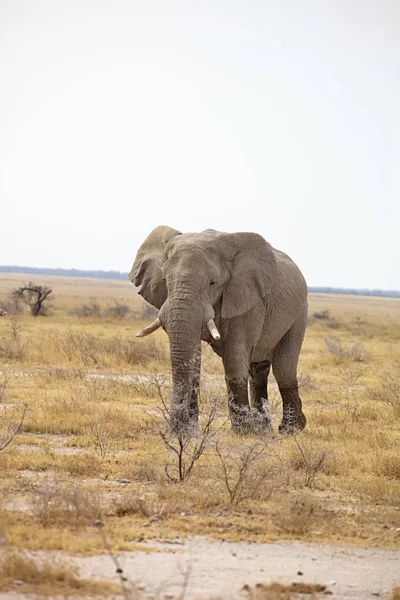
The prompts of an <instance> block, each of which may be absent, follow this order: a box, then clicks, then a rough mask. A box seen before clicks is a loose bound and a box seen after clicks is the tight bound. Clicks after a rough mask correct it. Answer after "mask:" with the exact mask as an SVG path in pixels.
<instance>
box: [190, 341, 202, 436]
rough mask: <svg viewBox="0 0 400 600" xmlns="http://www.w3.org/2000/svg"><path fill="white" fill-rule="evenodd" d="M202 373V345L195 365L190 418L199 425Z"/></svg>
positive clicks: (195, 424)
mask: <svg viewBox="0 0 400 600" xmlns="http://www.w3.org/2000/svg"><path fill="white" fill-rule="evenodd" d="M200 374H201V346H199V348H198V351H197V353H196V356H195V360H194V366H193V387H192V392H191V394H190V404H189V418H190V421H191V422H192V423H193V425H194V426H196V427H197V424H198V421H199V404H198V400H199V393H200Z"/></svg>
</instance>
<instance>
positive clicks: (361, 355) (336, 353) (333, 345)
mask: <svg viewBox="0 0 400 600" xmlns="http://www.w3.org/2000/svg"><path fill="white" fill-rule="evenodd" d="M325 344H326V346H327V348H328V351H329V353H330V355H331V356H332V358H333V360H334V361H335V363H336V364H340V363H342V362H344V361H352V362H363V361H364V360H365V350H364V346H363V344H362V343H361V342H355V343H354V344H353V345H352V346H350V347H347V348H346V347H344V346H342V344H341V342H340V341H339V340H336V339H334V338H325Z"/></svg>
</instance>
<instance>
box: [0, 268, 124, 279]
mask: <svg viewBox="0 0 400 600" xmlns="http://www.w3.org/2000/svg"><path fill="white" fill-rule="evenodd" d="M0 273H22V274H24V275H56V276H59V277H93V278H95V279H128V273H121V271H100V270H97V271H82V270H80V269H46V268H41V267H15V266H13V265H12V266H1V265H0Z"/></svg>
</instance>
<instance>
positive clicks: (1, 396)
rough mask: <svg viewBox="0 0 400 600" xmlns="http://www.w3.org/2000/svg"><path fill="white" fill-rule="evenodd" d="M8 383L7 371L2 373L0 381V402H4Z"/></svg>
mask: <svg viewBox="0 0 400 600" xmlns="http://www.w3.org/2000/svg"><path fill="white" fill-rule="evenodd" d="M9 383H10V379H9V377H8V375H7V373H4V374H3V381H2V382H1V383H0V402H4V401H5V399H6V395H7V388H8V385H9Z"/></svg>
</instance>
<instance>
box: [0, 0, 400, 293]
mask: <svg viewBox="0 0 400 600" xmlns="http://www.w3.org/2000/svg"><path fill="white" fill-rule="evenodd" d="M399 31H400V2H398V1H397V0H392V1H391V0H314V1H312V0H237V1H234V2H233V1H228V0H214V1H209V2H208V1H206V0H201V1H200V0H198V1H197V2H191V1H190V0H182V1H181V2H178V1H176V0H169V1H168V2H167V1H165V0H160V1H159V2H157V1H155V0H125V1H124V0H112V1H111V0H109V1H105V0H56V1H54V0H47V1H46V0H0V264H3V265H7V264H15V265H29V266H42V267H66V268H69V267H75V268H82V269H90V268H99V269H117V270H122V271H127V270H129V269H130V267H131V264H132V261H133V259H134V256H135V253H136V250H137V248H138V246H139V245H140V243H141V242H142V240H143V239H144V237H145V236H146V235H147V234H148V233H149V232H150V230H151V229H152V228H153V227H155V226H156V225H160V224H165V225H170V226H172V227H176V228H178V229H180V230H181V231H201V230H202V229H206V228H209V227H212V228H215V229H220V230H223V231H257V232H259V233H261V234H262V235H263V236H264V237H265V238H266V239H267V240H268V241H270V242H271V243H272V245H274V246H275V247H277V248H279V249H281V250H284V251H285V252H287V253H288V254H290V255H291V256H292V258H293V259H294V260H295V261H296V262H297V263H298V264H299V266H300V267H301V268H302V270H303V272H304V274H305V275H306V278H307V280H308V283H309V284H310V285H332V286H345V287H347V286H350V287H375V288H386V289H388V288H390V289H400V268H399V264H400V238H399V226H400V34H399Z"/></svg>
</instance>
